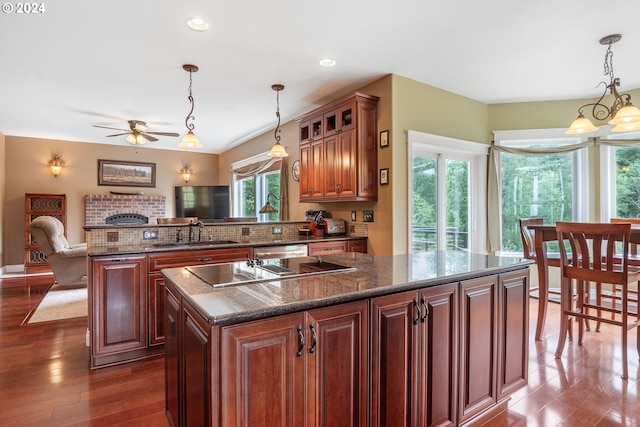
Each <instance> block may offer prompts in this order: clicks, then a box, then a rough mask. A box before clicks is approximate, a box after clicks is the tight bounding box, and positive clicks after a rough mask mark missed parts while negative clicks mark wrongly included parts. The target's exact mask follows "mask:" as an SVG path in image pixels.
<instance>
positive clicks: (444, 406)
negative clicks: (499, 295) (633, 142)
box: [371, 283, 458, 427]
mask: <svg viewBox="0 0 640 427" xmlns="http://www.w3.org/2000/svg"><path fill="white" fill-rule="evenodd" d="M457 286H458V285H457V283H454V284H449V285H442V286H437V287H433V288H426V289H423V290H421V291H420V292H413V291H412V292H404V293H400V294H394V295H389V296H384V297H380V298H375V299H373V300H372V313H371V316H372V327H373V331H372V347H371V363H372V365H371V366H372V368H371V371H372V379H371V387H372V392H371V425H372V427H395V426H399V427H411V426H452V425H455V424H456V409H455V408H456V391H457V383H456V381H457V349H458V345H457V341H458V335H457V332H456V330H457V315H458V310H457V307H458V296H457Z"/></svg>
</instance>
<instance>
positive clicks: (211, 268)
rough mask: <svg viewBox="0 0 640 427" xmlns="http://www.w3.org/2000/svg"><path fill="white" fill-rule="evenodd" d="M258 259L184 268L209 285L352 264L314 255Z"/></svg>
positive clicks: (282, 276)
mask: <svg viewBox="0 0 640 427" xmlns="http://www.w3.org/2000/svg"><path fill="white" fill-rule="evenodd" d="M260 261H261V262H262V264H261V265H256V264H255V262H246V261H244V262H234V263H229V264H212V265H199V266H194V267H186V269H187V270H188V271H189V272H190V273H192V274H194V275H196V276H197V277H199V278H200V279H201V280H202V281H204V282H206V283H208V284H209V285H211V286H213V287H222V286H229V285H239V284H245V283H251V282H261V281H268V280H281V279H285V278H291V277H298V276H306V275H312V274H323V273H334V272H344V271H355V268H353V267H348V266H344V265H339V264H333V263H331V262H324V261H322V260H321V259H319V258H315V257H303V258H283V259H266V260H260Z"/></svg>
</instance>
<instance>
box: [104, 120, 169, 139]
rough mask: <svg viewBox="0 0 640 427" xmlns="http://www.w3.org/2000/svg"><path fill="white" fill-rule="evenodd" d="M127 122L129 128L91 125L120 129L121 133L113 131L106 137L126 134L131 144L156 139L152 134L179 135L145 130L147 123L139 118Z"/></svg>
mask: <svg viewBox="0 0 640 427" xmlns="http://www.w3.org/2000/svg"><path fill="white" fill-rule="evenodd" d="M128 122H129V130H126V129H118V128H112V127H107V126H100V125H93V127H97V128H103V129H112V130H119V131H122V132H123V133H115V134H113V135H107V137H110V136H122V135H127V142H128V143H130V144H133V145H143V144H146V143H147V142H149V141H157V140H158V138H156V137H154V136H153V135H159V136H180V134H179V133H175V132H147V129H148V126H147V124H146V123H145V122H143V121H140V120H129V121H128Z"/></svg>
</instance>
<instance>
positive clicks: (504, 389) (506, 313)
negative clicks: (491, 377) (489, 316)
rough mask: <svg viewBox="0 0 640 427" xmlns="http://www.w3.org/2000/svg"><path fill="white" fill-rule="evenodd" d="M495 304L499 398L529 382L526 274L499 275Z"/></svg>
mask: <svg viewBox="0 0 640 427" xmlns="http://www.w3.org/2000/svg"><path fill="white" fill-rule="evenodd" d="M499 285H500V286H499V292H500V293H499V295H498V298H499V300H498V307H499V308H500V312H499V313H498V337H499V342H498V400H500V399H504V398H506V397H507V396H508V395H509V394H511V393H513V392H514V391H515V390H517V389H519V388H521V387H524V386H525V385H526V384H527V381H528V374H527V372H528V369H527V367H528V365H527V364H528V360H529V341H528V340H527V336H528V331H529V294H528V292H527V290H528V289H529V275H528V274H527V273H526V272H523V271H514V272H511V273H504V274H501V275H500V282H499Z"/></svg>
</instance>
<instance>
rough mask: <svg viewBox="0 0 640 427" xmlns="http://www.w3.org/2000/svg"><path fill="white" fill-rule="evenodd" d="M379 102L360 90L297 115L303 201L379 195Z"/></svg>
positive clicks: (360, 199)
mask: <svg viewBox="0 0 640 427" xmlns="http://www.w3.org/2000/svg"><path fill="white" fill-rule="evenodd" d="M377 102H378V98H377V97H375V96H371V95H366V94H363V93H359V92H355V93H353V94H351V95H348V96H346V97H344V98H342V99H339V100H337V101H335V102H333V103H331V104H328V105H326V106H324V107H322V108H319V109H317V110H314V111H313V112H311V113H309V114H307V115H305V116H303V117H301V118H300V119H299V120H298V123H299V129H300V201H301V202H323V201H324V202H328V201H373V200H376V199H377V195H378V192H377V190H378V185H377V183H378V179H377V162H378V147H377V144H376V140H377V135H376V134H377V131H376V114H377V113H376V108H377V107H376V105H377Z"/></svg>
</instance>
